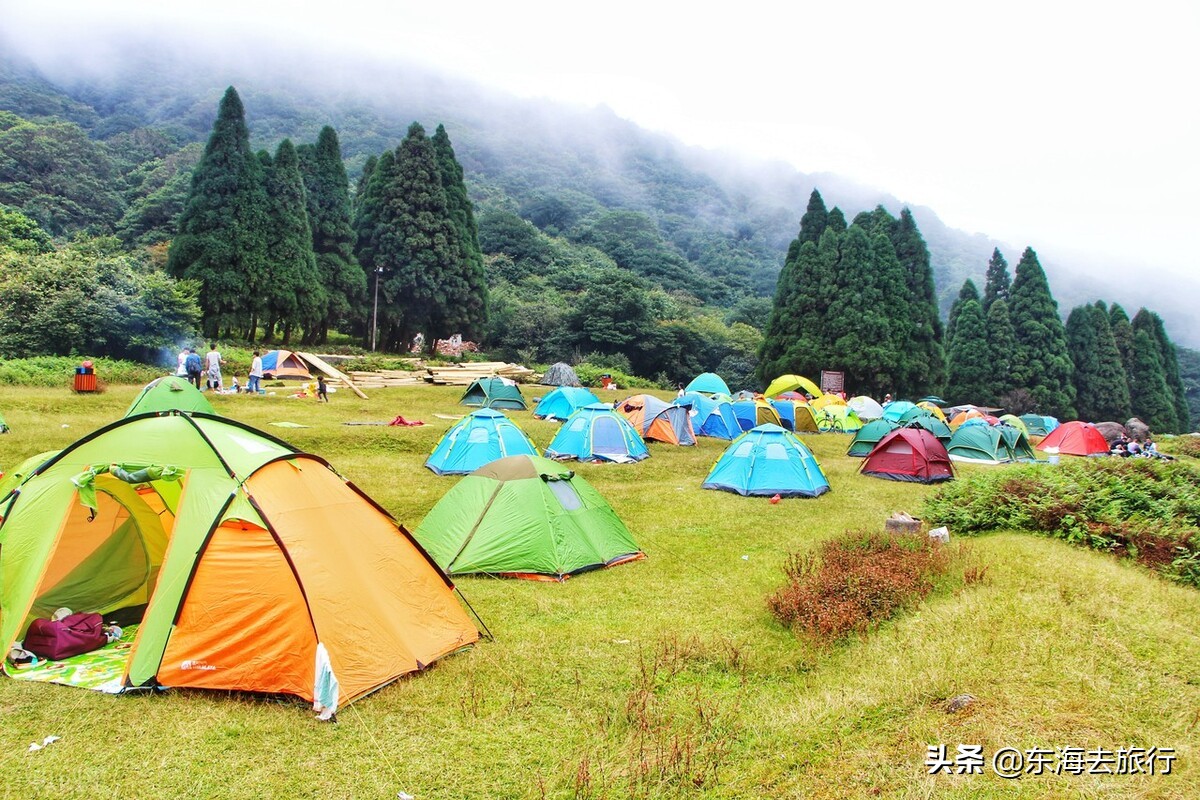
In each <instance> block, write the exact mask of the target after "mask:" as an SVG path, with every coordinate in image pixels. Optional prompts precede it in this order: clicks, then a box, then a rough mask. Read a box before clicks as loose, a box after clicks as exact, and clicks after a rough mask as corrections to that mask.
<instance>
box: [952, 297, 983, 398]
mask: <svg viewBox="0 0 1200 800" xmlns="http://www.w3.org/2000/svg"><path fill="white" fill-rule="evenodd" d="M991 351H992V347H991V345H990V344H989V343H988V339H987V331H986V328H985V326H984V319H983V309H981V308H980V306H979V301H978V300H973V299H968V300H965V301H964V302H963V303H962V305H961V306H960V307H959V311H958V321H957V324H956V325H955V326H954V339H953V340H952V341H951V342H950V358H949V363H948V364H947V370H946V372H947V376H946V398H947V399H948V400H951V401H953V402H955V403H976V404H982V403H987V402H991V401H990V399H989V398H991V396H992V394H993V391H994V386H993V375H992V373H991V368H990V364H989V362H990V359H991Z"/></svg>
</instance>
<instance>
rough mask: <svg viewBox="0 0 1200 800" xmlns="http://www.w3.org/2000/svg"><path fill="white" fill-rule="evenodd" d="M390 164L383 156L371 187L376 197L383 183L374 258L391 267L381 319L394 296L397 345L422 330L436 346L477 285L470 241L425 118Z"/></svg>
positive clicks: (392, 333)
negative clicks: (467, 254)
mask: <svg viewBox="0 0 1200 800" xmlns="http://www.w3.org/2000/svg"><path fill="white" fill-rule="evenodd" d="M384 168H385V163H384V159H383V158H382V157H381V158H380V161H379V164H378V165H377V166H376V168H375V171H374V173H373V174H372V176H371V179H370V182H369V183H368V185H367V195H368V201H371V200H372V198H371V197H370V195H371V194H372V192H373V191H374V188H375V186H376V183H377V182H378V184H379V188H380V190H381V191H380V198H379V203H378V209H379V211H378V218H377V220H376V221H375V225H374V227H373V230H372V231H371V233H370V242H371V246H372V248H373V249H372V254H371V259H372V260H371V264H372V265H373V266H374V267H377V268H382V269H383V275H382V284H381V289H380V317H381V320H382V319H383V318H384V316H385V315H384V305H385V301H386V308H387V314H386V321H387V323H388V337H389V338H388V344H389V346H391V347H394V348H401V347H405V346H406V345H407V343H408V342H409V341H411V340H412V339H413V337H414V335H415V334H416V333H417V332H418V331H420V332H423V333H424V334H425V337H426V340H425V341H426V345H427V347H429V348H430V350H431V351H432V349H433V347H434V346H435V344H436V341H437V339H439V338H442V337H445V336H448V335H450V334H452V333H454V332H455V330H453V329H452V327H455V326H454V323H455V322H456V320H457V317H456V314H457V312H456V311H455V310H454V309H453V308H452V306H453V305H454V304H456V303H459V302H462V300H463V298H465V297H467V296H468V295H469V292H470V286H469V285H468V284H467V281H466V280H465V279H464V277H463V275H462V272H461V270H460V269H459V265H460V264H461V263H462V259H463V254H462V244H461V242H460V239H459V236H458V231H457V230H456V229H455V227H454V223H453V221H452V220H451V218H450V211H449V208H448V207H447V204H446V193H445V191H444V190H443V189H442V181H441V175H440V173H439V172H438V166H437V158H436V155H435V154H434V150H433V144H432V143H431V142H430V141H429V137H428V136H426V135H425V129H424V128H423V127H422V126H421V125H420V124H419V123H416V122H414V123H413V124H412V125H410V126H409V129H408V134H407V135H406V136H405V137H404V141H402V142H401V143H400V145H399V146H398V147H397V148H396V151H395V156H394V167H393V168H391V169H388V170H385V169H384ZM389 173H390V174H389ZM377 179H378V180H377ZM365 263H366V262H364V264H365Z"/></svg>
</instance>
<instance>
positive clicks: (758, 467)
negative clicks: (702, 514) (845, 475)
mask: <svg viewBox="0 0 1200 800" xmlns="http://www.w3.org/2000/svg"><path fill="white" fill-rule="evenodd" d="M701 487H702V488H704V489H722V490H724V491H726V492H736V493H737V494H740V495H765V496H767V497H771V496H773V495H780V496H781V497H818V496H820V495H822V494H824V493H825V492H828V491H829V480H828V479H827V478H826V477H825V473H824V472H822V470H821V465H820V464H818V463H817V459H816V457H815V456H814V455H813V454H812V451H810V450H809V449H808V448H807V447H805V446H804V443H803V442H801V441H800V440H799V439H797V438H796V436H795V434H793V433H790V432H788V431H786V430H784V429H783V428H781V427H779V426H778V425H759V426H758V427H756V428H754V429H752V430H749V431H747V432H746V433H744V434H742V435H741V436H740V437H738V438H737V439H735V440H734V441H733V442H732V443H731V444H730V445H729V447H727V448H725V452H724V453H723V454H722V455H721V457H720V458H719V459H717V463H716V464H713V468H712V470H711V471H710V472H709V473H708V477H707V478H705V479H704V483H703V484H701Z"/></svg>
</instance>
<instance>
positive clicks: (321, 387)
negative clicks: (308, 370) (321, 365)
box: [314, 370, 329, 403]
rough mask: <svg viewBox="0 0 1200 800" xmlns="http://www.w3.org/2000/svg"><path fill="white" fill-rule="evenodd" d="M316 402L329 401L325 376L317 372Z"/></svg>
mask: <svg viewBox="0 0 1200 800" xmlns="http://www.w3.org/2000/svg"><path fill="white" fill-rule="evenodd" d="M314 371H315V370H314ZM317 402H318V403H321V402H325V403H328V402H329V390H328V389H326V388H325V376H324V375H322V374H320V373H319V372H318V373H317Z"/></svg>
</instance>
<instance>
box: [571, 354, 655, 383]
mask: <svg viewBox="0 0 1200 800" xmlns="http://www.w3.org/2000/svg"><path fill="white" fill-rule="evenodd" d="M575 374H576V375H578V376H579V382H580V383H582V384H583V385H584V386H590V387H592V388H598V387H600V386H602V385H603V384H602V382H601V380H600V376H602V375H610V376H612V379H613V381H614V382H615V383H616V384H617V386H619V387H621V388H622V389H664V388H667V387H665V386H659V385H658V384H656V383H655V382H654V381H648V380H646V379H645V378H638V377H636V376H634V375H629V374H627V373H624V372H621V371H619V370H615V369H612V368H611V367H602V366H597V365H595V364H592V363H589V362H587V361H584V362H583V363H581V364H576V365H575Z"/></svg>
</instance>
